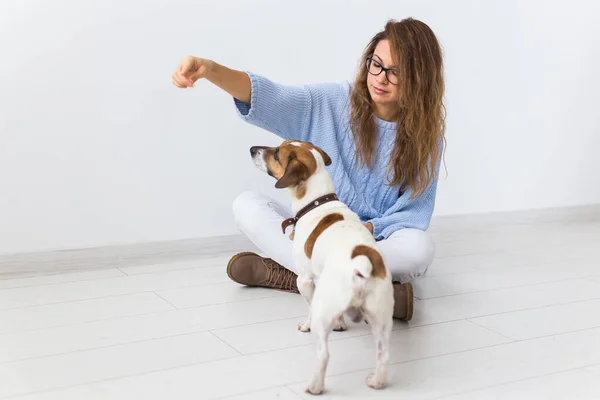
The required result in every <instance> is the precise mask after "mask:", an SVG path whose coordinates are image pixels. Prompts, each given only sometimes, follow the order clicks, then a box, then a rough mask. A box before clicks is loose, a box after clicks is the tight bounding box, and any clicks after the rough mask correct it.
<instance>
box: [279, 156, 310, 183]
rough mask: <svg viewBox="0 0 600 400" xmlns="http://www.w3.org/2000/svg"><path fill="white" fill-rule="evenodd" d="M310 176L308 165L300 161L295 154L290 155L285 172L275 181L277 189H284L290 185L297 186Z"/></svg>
mask: <svg viewBox="0 0 600 400" xmlns="http://www.w3.org/2000/svg"><path fill="white" fill-rule="evenodd" d="M307 177H308V167H307V166H306V165H304V164H303V163H302V162H300V161H298V159H297V158H296V157H295V155H290V158H289V161H288V164H287V166H286V167H285V172H284V174H283V176H282V177H281V178H279V180H278V181H277V183H275V187H276V188H277V189H283V188H287V187H290V186H296V185H297V184H298V183H300V182H301V181H303V180H305V179H306V178H307Z"/></svg>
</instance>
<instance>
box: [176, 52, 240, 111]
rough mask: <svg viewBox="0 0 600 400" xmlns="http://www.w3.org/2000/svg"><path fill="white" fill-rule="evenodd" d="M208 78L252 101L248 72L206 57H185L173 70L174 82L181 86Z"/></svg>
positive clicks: (237, 97) (229, 91)
mask: <svg viewBox="0 0 600 400" xmlns="http://www.w3.org/2000/svg"><path fill="white" fill-rule="evenodd" d="M203 78H204V79H206V80H208V81H209V82H211V83H213V84H214V85H216V86H217V87H219V88H221V89H223V90H224V91H226V92H227V93H229V94H230V95H231V96H233V97H235V98H236V99H238V100H240V101H243V102H244V103H250V97H251V86H250V78H249V77H248V74H246V73H245V72H241V71H236V70H234V69H231V68H227V67H225V66H223V65H221V64H219V63H216V62H214V61H212V60H207V59H205V58H199V57H192V56H188V57H185V58H184V59H183V60H181V62H180V63H179V67H178V68H177V69H176V70H175V72H173V75H172V80H173V84H174V85H175V86H177V87H179V88H188V87H195V83H196V81H197V80H199V79H203Z"/></svg>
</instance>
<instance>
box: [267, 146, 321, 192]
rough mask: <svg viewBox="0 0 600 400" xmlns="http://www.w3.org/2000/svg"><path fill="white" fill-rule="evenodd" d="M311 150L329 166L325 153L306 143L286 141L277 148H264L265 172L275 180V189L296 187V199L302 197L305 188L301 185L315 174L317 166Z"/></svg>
mask: <svg viewBox="0 0 600 400" xmlns="http://www.w3.org/2000/svg"><path fill="white" fill-rule="evenodd" d="M292 143H298V145H296V144H292ZM311 149H315V150H317V151H318V152H319V153H320V154H321V155H322V156H323V159H324V160H325V165H330V164H331V158H329V156H328V155H327V153H325V152H324V151H323V150H321V149H320V148H318V147H316V146H313V145H312V144H310V143H307V142H297V141H292V140H286V141H285V142H283V143H282V144H281V146H279V147H271V148H265V150H266V154H265V162H266V164H267V170H268V172H269V174H270V175H271V176H273V177H274V178H275V179H277V183H275V187H276V188H278V189H282V188H287V187H296V198H298V199H301V198H302V197H304V195H305V194H306V187H305V186H304V185H303V183H304V181H306V180H307V179H308V178H309V177H310V176H311V175H312V174H314V173H315V171H316V170H317V166H318V165H317V160H316V159H315V156H314V154H313V153H312V152H311Z"/></svg>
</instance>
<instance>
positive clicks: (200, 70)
mask: <svg viewBox="0 0 600 400" xmlns="http://www.w3.org/2000/svg"><path fill="white" fill-rule="evenodd" d="M213 66H214V62H213V61H211V60H207V59H204V58H199V57H193V56H187V57H184V58H183V59H182V60H181V61H180V62H179V65H178V66H177V69H175V71H174V72H173V75H172V80H173V84H174V85H175V86H177V87H178V88H188V87H195V83H196V81H197V80H199V79H203V78H206V77H207V76H208V74H209V73H210V72H211V70H212V69H213Z"/></svg>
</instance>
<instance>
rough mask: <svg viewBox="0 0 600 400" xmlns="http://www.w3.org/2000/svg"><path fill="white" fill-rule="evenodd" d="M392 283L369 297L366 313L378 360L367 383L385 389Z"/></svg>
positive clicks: (390, 324)
mask: <svg viewBox="0 0 600 400" xmlns="http://www.w3.org/2000/svg"><path fill="white" fill-rule="evenodd" d="M392 290H393V289H392V287H391V283H389V285H388V287H386V288H384V289H383V290H382V291H381V292H379V293H377V294H375V295H373V296H370V297H369V298H367V301H366V303H365V307H366V309H365V315H366V317H367V321H368V322H369V324H370V325H371V330H372V332H373V338H374V339H375V348H376V349H377V350H376V355H377V356H376V357H377V361H376V364H375V372H373V373H372V374H369V376H368V377H367V385H368V386H369V387H371V388H373V389H383V388H384V387H385V385H386V383H387V367H388V362H389V358H390V336H391V334H392V325H393V313H394V299H393V292H392Z"/></svg>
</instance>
